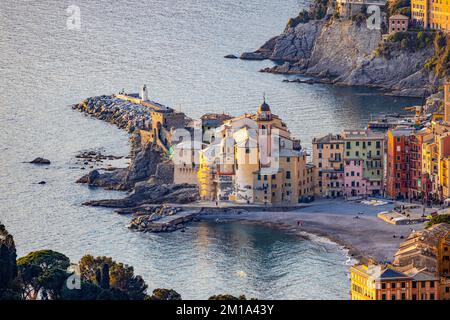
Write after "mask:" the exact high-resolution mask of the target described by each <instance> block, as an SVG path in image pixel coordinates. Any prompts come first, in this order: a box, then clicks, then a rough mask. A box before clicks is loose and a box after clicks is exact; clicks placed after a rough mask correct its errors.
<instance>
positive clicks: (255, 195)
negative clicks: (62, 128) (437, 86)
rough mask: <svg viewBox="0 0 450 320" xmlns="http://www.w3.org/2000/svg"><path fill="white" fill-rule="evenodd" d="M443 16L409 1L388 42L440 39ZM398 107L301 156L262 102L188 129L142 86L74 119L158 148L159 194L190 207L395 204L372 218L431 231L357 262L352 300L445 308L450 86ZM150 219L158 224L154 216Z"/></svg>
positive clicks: (348, 12)
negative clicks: (184, 189) (172, 194)
mask: <svg viewBox="0 0 450 320" xmlns="http://www.w3.org/2000/svg"><path fill="white" fill-rule="evenodd" d="M371 4H376V5H383V3H381V2H379V1H365V0H363V1H354V0H338V1H337V2H336V8H337V12H338V14H340V15H341V16H343V17H351V16H353V15H354V14H355V13H356V12H360V11H361V8H363V7H365V6H367V5H371ZM448 11H449V9H448V7H447V5H444V4H440V3H433V6H431V5H430V4H429V3H427V2H423V1H416V0H412V1H411V19H410V18H409V17H407V16H405V15H402V14H396V15H392V16H390V17H389V19H388V35H392V34H394V33H396V32H406V31H407V30H408V28H409V27H410V26H414V27H417V26H420V27H422V28H432V29H440V30H444V31H445V30H448V28H449V27H450V26H448V21H447V18H448ZM444 13H445V14H444ZM429 101H431V103H428V102H429ZM405 107H407V110H409V113H401V114H393V115H387V116H382V117H381V116H380V117H379V118H378V119H375V120H371V121H370V122H369V123H368V124H367V127H366V128H348V129H346V130H343V131H342V132H331V133H327V134H325V135H323V136H319V137H315V138H314V139H313V140H312V150H311V152H308V151H307V150H306V149H305V148H304V147H303V146H302V144H301V141H300V140H299V139H297V138H296V137H294V136H293V135H292V134H291V132H290V131H289V128H288V127H287V125H286V123H285V122H284V121H283V119H282V117H281V116H279V115H276V114H274V113H272V109H271V107H270V105H269V103H268V102H267V99H266V97H263V99H262V101H261V102H260V103H259V106H256V104H255V110H254V113H245V114H243V115H238V116H232V115H229V114H225V113H222V114H220V113H217V114H216V113H210V114H205V115H203V116H202V117H201V118H200V119H198V120H194V119H191V118H189V117H187V116H186V115H185V114H184V113H182V112H177V111H175V110H174V109H172V108H169V107H166V106H164V105H161V104H159V103H157V102H154V101H151V100H150V99H149V92H148V88H147V86H145V85H144V86H143V87H142V89H141V92H140V93H139V94H128V93H125V92H121V93H119V94H115V95H112V96H104V97H102V98H100V99H97V100H92V99H91V100H89V99H87V100H86V101H84V102H83V103H81V104H78V105H76V106H74V109H77V110H80V111H82V112H86V113H89V114H93V115H98V114H101V116H97V117H98V118H100V119H102V117H103V120H105V119H107V120H108V121H110V122H114V123H116V124H117V125H119V126H120V127H122V128H126V129H127V130H129V131H130V132H133V133H135V134H137V135H138V136H139V143H140V144H141V145H143V146H145V145H149V144H150V145H152V148H154V149H157V150H158V152H160V153H161V154H162V158H163V159H164V163H165V167H164V168H165V171H164V176H165V177H169V176H170V179H168V183H170V184H173V185H177V186H187V185H189V186H191V187H190V188H191V189H190V190H196V191H195V192H196V193H197V194H196V199H195V201H191V204H192V206H197V207H202V206H203V207H208V208H215V209H217V210H220V209H224V210H225V209H226V208H240V209H242V208H253V210H270V208H278V209H279V208H284V209H285V210H288V209H292V210H295V209H301V208H302V206H308V205H310V204H311V203H312V202H314V201H315V199H319V198H320V199H340V200H341V201H342V202H353V203H361V204H365V205H368V206H374V207H376V206H382V205H384V204H387V203H392V204H394V206H393V209H392V210H389V211H385V212H380V213H379V214H378V218H379V219H380V220H381V221H383V223H386V224H390V225H393V226H402V225H403V226H404V225H410V226H414V225H420V226H423V224H424V223H430V221H431V222H433V221H437V222H436V223H430V225H429V226H428V227H427V228H418V229H419V230H417V231H416V230H414V229H413V228H411V230H410V231H411V232H410V233H409V235H406V236H405V237H404V236H402V240H403V242H402V243H401V244H400V247H399V249H398V251H397V253H396V254H395V255H394V257H393V261H392V262H385V261H376V260H374V259H371V258H367V259H363V260H362V261H360V262H359V263H357V264H355V265H354V266H352V267H351V269H350V282H351V292H350V296H351V299H352V300H444V299H445V300H448V299H450V272H449V270H450V224H448V223H445V222H443V223H439V222H440V221H441V220H442V221H443V220H444V219H443V217H448V214H449V212H450V211H449V209H448V208H447V207H448V206H449V205H450V172H449V170H450V83H449V82H445V83H444V84H443V86H442V88H441V90H440V93H438V94H437V95H433V96H432V97H431V98H429V99H428V101H427V104H426V105H420V106H405ZM105 115H106V116H105ZM111 119H112V120H111ZM169 171H170V172H169ZM156 175H157V173H156ZM89 179H90V178H89V177H88V179H87V180H86V181H85V182H88V183H89V181H90V180H89ZM193 186H194V187H193ZM194 188H195V189H194ZM183 199H184V200H185V198H183ZM190 200H192V199H191V198H190ZM186 202H188V201H186ZM174 203H175V202H174ZM174 203H171V202H170V200H168V201H167V203H166V204H167V205H172V204H174ZM191 208H192V207H191ZM148 210H149V211H150V212H151V213H152V215H151V216H150V217H151V218H150V219H147V218H145V219H147V220H148V221H149V222H150V223H151V224H152V225H153V227H154V225H155V222H156V224H157V221H158V220H159V219H162V220H164V223H165V224H167V223H169V224H170V221H181V223H184V222H186V221H191V220H192V219H193V218H192V216H191V215H190V214H188V215H186V212H184V213H183V209H180V208H173V210H169V209H168V208H158V209H155V208H154V207H152V208H149V209H148ZM155 212H159V213H161V212H166V213H164V214H163V213H161V214H159V213H158V216H155ZM180 212H181V213H180ZM167 216H173V219H172V220H171V218H170V217H169V218H167ZM355 218H358V216H356V217H355ZM136 219H137V220H136V221H137V223H136V224H134V225H133V228H134V229H144V230H145V228H146V227H142V228H141V227H140V226H141V224H142V223H144V222H145V221H144V220H145V219H144V218H143V216H142V215H141V216H138V217H137V218H136ZM168 221H169V222H168ZM447 222H448V221H447ZM298 223H299V226H300V225H301V224H300V221H299V222H298ZM158 228H159V227H158ZM158 228H157V229H156V230H157V231H162V230H168V231H173V230H176V228H172V229H161V228H159V229H158ZM369 236H370V235H368V237H369ZM394 237H395V235H394Z"/></svg>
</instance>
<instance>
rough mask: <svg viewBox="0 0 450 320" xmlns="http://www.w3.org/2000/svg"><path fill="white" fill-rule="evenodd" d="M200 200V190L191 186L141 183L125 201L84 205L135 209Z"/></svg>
mask: <svg viewBox="0 0 450 320" xmlns="http://www.w3.org/2000/svg"><path fill="white" fill-rule="evenodd" d="M196 200H198V188H197V186H196V185H191V184H175V185H174V184H170V185H160V184H152V183H148V182H143V183H139V184H137V185H136V186H135V188H134V189H133V191H132V193H131V194H130V195H129V196H127V197H125V198H123V199H107V200H95V201H88V202H85V203H84V205H90V206H97V207H108V208H134V209H135V211H136V212H137V211H139V208H138V207H140V206H144V205H146V204H161V203H177V204H183V203H190V202H194V201H196Z"/></svg>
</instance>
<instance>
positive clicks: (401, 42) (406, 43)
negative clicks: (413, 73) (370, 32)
mask: <svg viewBox="0 0 450 320" xmlns="http://www.w3.org/2000/svg"><path fill="white" fill-rule="evenodd" d="M434 38H435V33H434V32H428V31H420V32H412V31H406V32H396V33H393V34H391V35H390V36H389V37H388V38H387V39H386V40H385V41H382V42H380V44H379V46H378V48H377V49H376V51H375V55H376V56H383V57H385V58H387V59H389V58H391V55H392V53H394V52H396V51H398V50H402V51H409V52H415V51H418V50H421V49H424V48H426V47H428V46H430V45H431V43H433V40H434Z"/></svg>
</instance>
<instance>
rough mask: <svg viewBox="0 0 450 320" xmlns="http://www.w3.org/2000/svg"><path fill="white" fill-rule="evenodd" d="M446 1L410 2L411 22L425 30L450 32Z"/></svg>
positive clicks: (419, 0)
mask: <svg viewBox="0 0 450 320" xmlns="http://www.w3.org/2000/svg"><path fill="white" fill-rule="evenodd" d="M449 16H450V4H449V2H448V1H434V0H411V20H412V22H413V23H414V24H415V25H418V26H421V27H423V28H425V29H435V30H444V31H448V30H450V21H449Z"/></svg>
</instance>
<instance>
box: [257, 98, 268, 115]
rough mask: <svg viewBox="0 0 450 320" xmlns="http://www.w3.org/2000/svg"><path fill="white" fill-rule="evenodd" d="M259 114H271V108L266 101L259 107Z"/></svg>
mask: <svg viewBox="0 0 450 320" xmlns="http://www.w3.org/2000/svg"><path fill="white" fill-rule="evenodd" d="M258 112H259V113H261V112H270V106H269V105H268V104H267V103H266V100H264V102H263V103H262V104H261V105H260V106H259V108H258Z"/></svg>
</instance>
